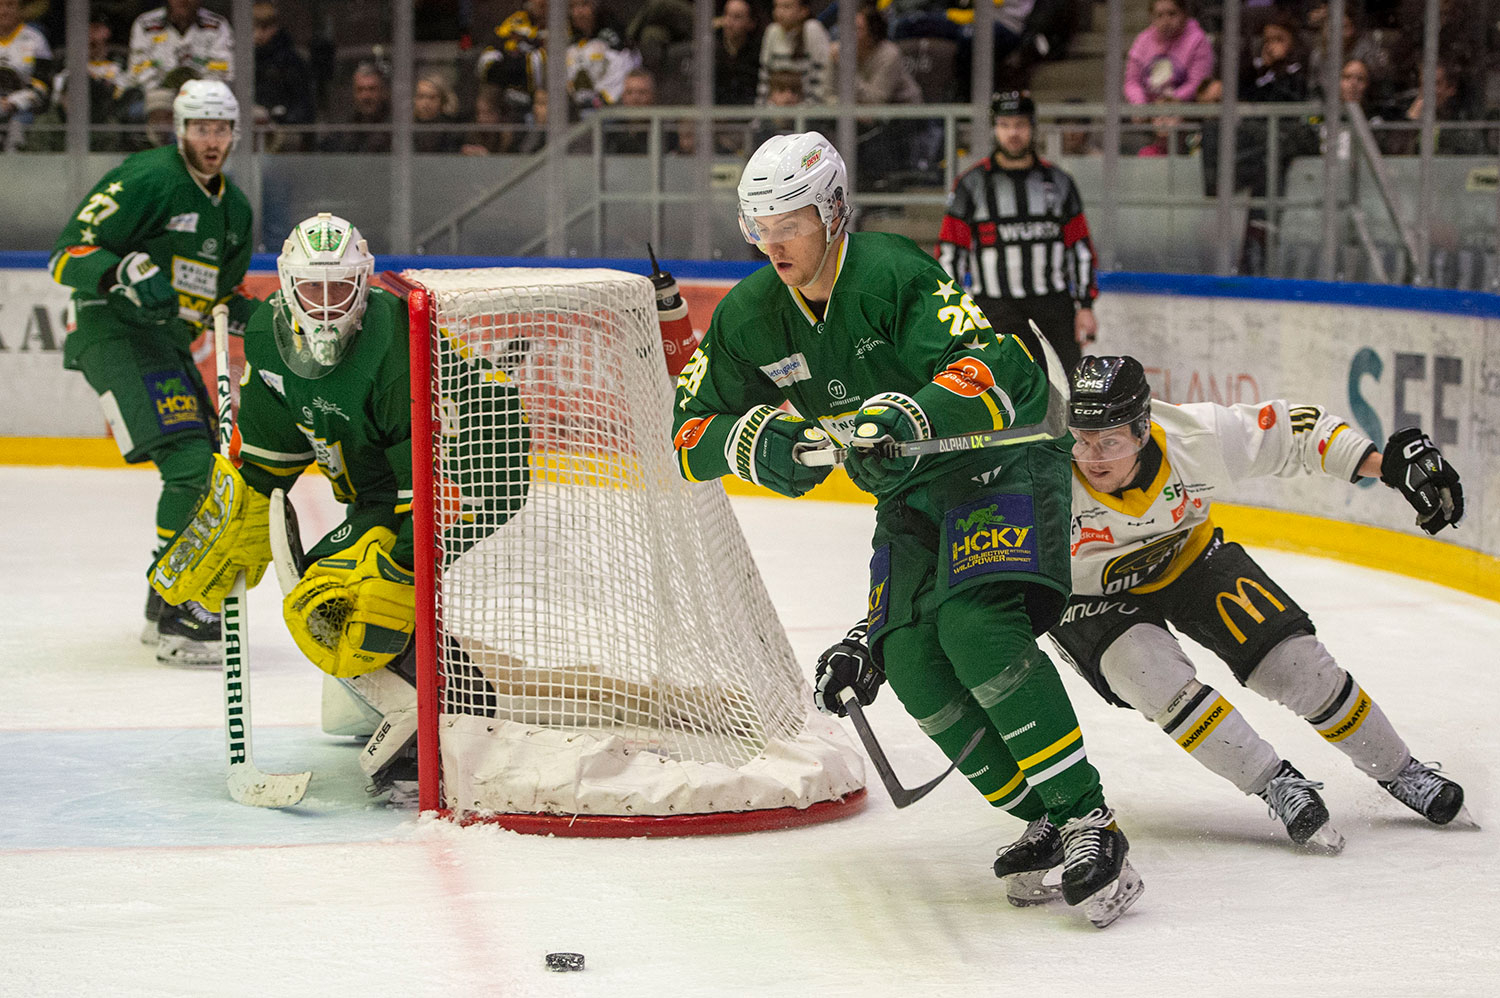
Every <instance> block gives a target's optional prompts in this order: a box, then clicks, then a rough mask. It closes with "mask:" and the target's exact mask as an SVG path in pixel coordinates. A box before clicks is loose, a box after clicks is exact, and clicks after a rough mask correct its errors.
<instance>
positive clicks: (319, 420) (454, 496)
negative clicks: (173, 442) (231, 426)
mask: <svg viewBox="0 0 1500 998" xmlns="http://www.w3.org/2000/svg"><path fill="white" fill-rule="evenodd" d="M278 311H281V312H282V314H281V315H280V316H278ZM285 321H287V318H286V312H285V310H282V309H281V292H277V293H276V294H274V295H272V296H271V298H270V299H269V300H268V301H266V302H264V303H263V304H261V305H260V307H259V308H257V309H256V311H255V314H254V315H253V316H252V317H251V319H250V323H249V325H248V326H247V328H246V330H245V361H246V366H245V371H244V374H243V375H242V377H241V380H240V410H239V416H238V420H237V423H236V425H237V427H238V429H239V434H240V440H241V444H240V457H241V459H242V461H243V466H242V469H241V470H242V473H243V474H244V476H245V481H246V482H248V483H249V484H250V486H251V487H252V488H255V489H257V490H259V491H261V492H264V493H270V491H271V490H272V489H274V488H276V487H278V486H280V487H282V488H285V489H288V490H290V488H291V485H292V482H293V481H294V480H295V476H296V475H298V474H299V473H300V472H301V471H302V470H303V469H304V468H306V467H307V466H308V465H309V464H313V463H314V462H316V464H317V466H318V470H319V471H321V472H322V473H323V475H324V476H325V477H326V478H327V479H328V480H329V482H330V483H331V484H332V486H333V492H334V496H335V497H336V498H337V499H338V500H339V501H340V502H343V503H347V504H349V505H351V506H369V505H387V506H389V507H390V509H391V512H392V513H393V514H394V515H395V518H396V522H397V524H398V529H397V531H396V546H395V549H394V550H393V551H392V556H393V557H394V558H395V559H396V560H397V561H398V562H400V563H401V564H402V565H406V566H410V565H411V564H412V538H413V533H412V518H411V505H412V440H411V390H410V374H409V369H410V362H409V356H410V342H409V338H408V317H407V311H406V304H405V302H403V301H402V300H401V299H400V298H398V297H397V296H396V295H393V294H391V293H389V292H387V291H385V290H383V289H381V288H372V289H371V290H370V296H369V300H368V303H367V304H366V307H365V313H364V316H363V317H362V319H361V322H360V327H359V330H358V332H356V333H355V335H354V339H353V341H352V342H351V344H350V347H349V349H348V352H347V353H346V354H345V356H344V358H343V359H342V360H340V361H339V363H338V365H337V366H336V367H334V368H333V369H332V370H331V371H329V372H328V373H327V374H325V375H323V376H322V377H320V378H305V377H302V376H300V375H298V374H295V373H293V371H292V370H291V368H290V367H289V366H288V365H287V363H286V361H285V360H283V359H282V356H281V353H280V351H279V350H278V349H277V347H276V337H275V332H274V326H273V324H274V323H277V322H285ZM442 342H443V343H444V344H445V346H444V347H443V348H444V349H447V348H450V347H447V346H446V344H447V340H446V339H443V340H442ZM451 349H454V350H455V351H457V350H458V347H457V346H452V347H451ZM444 368H445V370H447V371H448V372H449V373H448V375H447V376H445V378H444V382H443V385H442V388H441V391H440V399H439V408H440V410H441V411H444V412H447V411H449V410H450V409H457V410H461V411H464V412H467V413H469V414H470V418H469V419H468V420H466V421H464V422H463V423H462V425H460V426H458V427H457V428H452V427H449V426H446V425H445V426H444V432H443V433H442V436H441V446H442V447H443V454H442V455H441V458H440V460H439V462H438V467H439V473H440V474H443V475H445V476H446V481H445V482H444V483H440V484H439V490H440V495H439V496H438V497H435V498H436V501H437V503H438V505H439V507H444V504H446V508H440V509H439V516H440V517H441V519H442V521H443V537H442V548H443V555H444V557H445V558H448V559H452V558H456V557H458V556H459V555H461V554H462V553H463V552H464V551H466V550H468V549H469V548H470V547H472V546H473V545H474V544H475V543H477V542H478V541H480V540H482V539H483V538H484V537H486V536H488V535H489V533H490V532H492V531H493V530H495V529H496V528H497V527H499V526H500V525H502V524H504V523H505V522H506V521H507V520H508V519H509V518H510V516H511V515H512V514H513V513H514V512H515V511H517V510H519V509H520V508H521V507H522V506H523V505H524V504H525V502H526V497H527V494H528V490H529V487H530V464H529V461H528V458H529V451H530V444H531V438H530V432H529V427H528V425H527V422H526V415H525V410H524V408H523V407H522V405H521V402H520V398H519V395H518V393H517V391H516V387H515V383H514V382H513V381H511V379H510V378H509V377H508V376H507V375H506V374H505V372H504V371H502V370H501V369H499V368H498V367H493V366H490V365H488V364H486V363H484V362H480V361H474V362H472V363H449V364H447V365H444ZM424 457H425V455H424ZM352 539H353V538H351V540H352Z"/></svg>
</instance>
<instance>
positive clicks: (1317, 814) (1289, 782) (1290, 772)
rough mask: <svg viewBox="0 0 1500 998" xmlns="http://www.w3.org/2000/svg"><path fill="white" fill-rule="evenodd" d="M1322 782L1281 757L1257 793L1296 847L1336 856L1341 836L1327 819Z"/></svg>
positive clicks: (1342, 843)
mask: <svg viewBox="0 0 1500 998" xmlns="http://www.w3.org/2000/svg"><path fill="white" fill-rule="evenodd" d="M1322 789H1323V784H1321V783H1318V782H1316V781H1315V780H1309V779H1307V778H1306V777H1304V776H1303V775H1302V774H1301V773H1299V772H1297V767H1296V766H1293V765H1292V764H1291V763H1289V762H1287V761H1286V760H1285V759H1283V760H1281V768H1280V769H1278V770H1277V771H1276V775H1275V776H1273V777H1271V779H1270V781H1269V782H1267V783H1266V788H1265V789H1264V790H1262V791H1260V793H1258V794H1256V796H1257V797H1259V798H1260V799H1261V800H1263V801H1265V802H1266V809H1267V810H1268V811H1269V812H1270V814H1271V817H1273V818H1277V819H1279V820H1280V821H1281V823H1282V824H1283V825H1285V826H1286V833H1287V835H1288V836H1290V837H1291V840H1292V841H1293V842H1295V843H1297V844H1298V845H1299V846H1307V847H1308V849H1309V850H1314V851H1321V852H1325V853H1327V854H1328V855H1330V856H1337V855H1338V854H1339V853H1341V852H1343V851H1344V837H1343V836H1342V835H1340V834H1339V830H1338V829H1337V828H1334V827H1333V825H1332V824H1331V823H1330V822H1329V820H1328V807H1327V805H1325V804H1324V803H1323V798H1322V797H1320V796H1319V795H1318V791H1319V790H1322Z"/></svg>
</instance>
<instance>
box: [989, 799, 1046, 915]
mask: <svg viewBox="0 0 1500 998" xmlns="http://www.w3.org/2000/svg"><path fill="white" fill-rule="evenodd" d="M995 855H996V856H997V857H998V858H997V859H996V860H995V876H997V877H999V878H1000V879H1001V880H1003V881H1005V899H1006V900H1007V901H1009V902H1010V903H1011V904H1013V905H1015V906H1016V907H1017V908H1029V907H1031V906H1032V905H1037V904H1047V903H1048V902H1050V901H1058V900H1061V899H1062V886H1061V884H1060V883H1050V884H1044V883H1042V878H1044V877H1045V876H1046V875H1047V874H1048V873H1049V872H1051V871H1052V870H1053V869H1055V868H1056V867H1057V866H1059V865H1060V864H1061V863H1062V861H1063V847H1062V836H1061V835H1060V834H1059V833H1058V831H1057V826H1056V825H1054V824H1052V822H1051V821H1049V820H1048V819H1047V817H1046V815H1043V816H1042V817H1040V818H1038V819H1036V820H1035V821H1033V822H1031V823H1030V824H1028V825H1027V826H1026V831H1025V832H1023V833H1021V837H1020V838H1018V839H1016V841H1014V842H1012V843H1011V844H1010V845H1008V846H1001V847H1000V848H999V849H998V850H996V852H995Z"/></svg>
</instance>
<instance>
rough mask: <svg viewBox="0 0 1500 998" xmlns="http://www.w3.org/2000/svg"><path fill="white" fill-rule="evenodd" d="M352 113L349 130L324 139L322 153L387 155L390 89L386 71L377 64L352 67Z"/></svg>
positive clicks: (349, 119) (336, 132) (388, 147)
mask: <svg viewBox="0 0 1500 998" xmlns="http://www.w3.org/2000/svg"><path fill="white" fill-rule="evenodd" d="M351 82H352V84H353V89H354V110H353V112H352V113H351V114H350V115H349V118H348V120H347V121H346V122H345V124H347V125H349V126H352V127H351V128H349V129H347V130H342V129H341V130H338V131H335V132H332V133H330V134H329V135H326V136H324V138H323V143H322V149H323V151H324V152H346V153H350V152H352V153H370V152H390V151H391V133H390V129H389V128H388V127H380V128H371V127H369V126H374V125H378V126H389V125H390V123H391V88H390V84H389V83H388V82H387V80H386V71H385V68H384V67H382V66H381V65H380V64H379V63H376V62H370V61H366V62H362V63H360V64H359V65H358V66H356V67H354V75H353V77H352V78H351Z"/></svg>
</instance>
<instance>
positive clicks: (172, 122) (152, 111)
mask: <svg viewBox="0 0 1500 998" xmlns="http://www.w3.org/2000/svg"><path fill="white" fill-rule="evenodd" d="M176 99H177V91H176V89H174V88H172V87H152V88H151V89H150V90H147V91H146V97H145V104H144V108H145V112H144V113H145V116H146V134H145V138H144V141H141V140H137V143H136V144H137V145H139V147H140V148H141V149H155V148H156V147H157V146H175V145H176V144H177V122H176V119H175V118H173V116H172V102H173V101H175V100H176Z"/></svg>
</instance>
